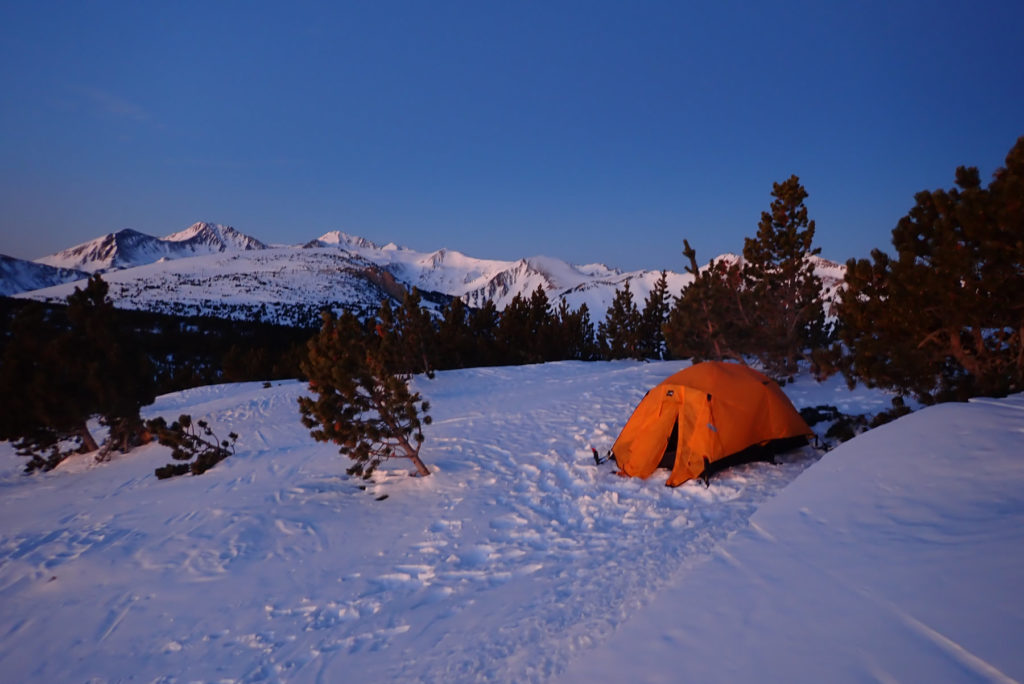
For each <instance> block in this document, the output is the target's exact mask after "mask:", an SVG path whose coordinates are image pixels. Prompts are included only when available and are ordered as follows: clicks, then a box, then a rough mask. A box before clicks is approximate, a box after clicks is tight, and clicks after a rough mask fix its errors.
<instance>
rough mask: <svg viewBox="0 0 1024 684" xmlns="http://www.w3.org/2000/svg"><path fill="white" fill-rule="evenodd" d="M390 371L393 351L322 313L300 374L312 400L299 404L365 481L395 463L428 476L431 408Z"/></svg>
mask: <svg viewBox="0 0 1024 684" xmlns="http://www.w3.org/2000/svg"><path fill="white" fill-rule="evenodd" d="M394 368H395V361H394V358H393V356H392V348H391V347H390V346H389V345H387V344H384V343H383V342H382V340H381V336H380V335H379V334H373V333H367V331H366V330H365V329H364V328H363V326H362V325H361V324H360V322H359V321H358V319H356V318H355V316H353V315H352V314H350V313H348V312H346V313H344V314H342V316H341V317H340V318H335V317H334V316H333V315H332V314H330V313H325V314H324V324H323V327H322V328H321V330H320V332H319V334H317V335H316V336H314V337H313V339H311V340H310V342H309V357H308V358H307V359H306V361H305V362H304V363H303V364H302V370H303V373H304V374H305V375H306V377H307V378H309V389H310V390H311V391H312V392H313V393H314V394H316V397H315V398H312V397H300V398H299V410H300V412H301V414H302V424H303V425H305V426H306V427H308V428H310V434H311V435H312V436H313V438H314V439H315V440H317V441H318V442H334V443H335V444H337V445H338V447H339V452H340V453H341V454H343V455H345V456H348V457H349V458H351V459H352V461H353V462H354V463H353V464H352V465H351V466H350V467H349V468H348V470H347V472H348V474H350V475H356V476H359V477H363V478H369V477H370V476H371V475H372V474H373V471H374V470H375V469H376V468H377V467H378V466H379V465H380V464H381V463H383V462H384V461H386V460H388V459H390V458H392V457H403V458H408V459H409V460H410V461H412V463H413V465H414V466H415V468H416V473H417V474H418V475H421V476H425V475H429V474H430V470H428V469H427V467H426V465H424V463H423V461H422V460H421V459H420V457H419V451H420V447H421V445H422V444H423V429H422V426H423V425H429V424H430V416H429V415H427V411H428V410H429V409H430V405H429V403H428V402H426V401H423V400H422V399H421V398H420V395H419V393H418V392H411V391H410V390H409V380H410V375H409V374H407V373H396V372H395V371H394V370H393V369H394Z"/></svg>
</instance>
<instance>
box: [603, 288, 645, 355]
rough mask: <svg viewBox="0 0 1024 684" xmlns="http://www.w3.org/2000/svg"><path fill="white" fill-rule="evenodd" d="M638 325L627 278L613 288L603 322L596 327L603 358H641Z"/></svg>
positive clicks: (638, 321)
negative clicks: (619, 285)
mask: <svg viewBox="0 0 1024 684" xmlns="http://www.w3.org/2000/svg"><path fill="white" fill-rule="evenodd" d="M640 325H641V320H640V311H639V310H638V309H637V308H636V304H635V303H634V302H633V292H632V291H631V290H630V289H629V281H628V280H627V281H626V282H625V283H623V285H622V287H621V288H618V289H616V290H615V297H614V298H613V299H612V303H611V306H609V307H608V312H607V314H606V315H605V319H604V322H602V323H601V324H599V325H598V327H597V331H598V332H597V337H598V344H599V345H600V347H601V351H602V353H603V354H604V356H605V358H607V359H638V360H642V359H643V354H642V350H641V345H640Z"/></svg>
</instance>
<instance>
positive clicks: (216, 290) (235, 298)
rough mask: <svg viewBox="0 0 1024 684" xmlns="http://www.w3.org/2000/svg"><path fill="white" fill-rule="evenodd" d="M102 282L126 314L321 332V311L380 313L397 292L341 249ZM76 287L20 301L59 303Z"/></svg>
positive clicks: (168, 267)
mask: <svg viewBox="0 0 1024 684" xmlns="http://www.w3.org/2000/svg"><path fill="white" fill-rule="evenodd" d="M103 279H104V280H105V281H106V282H107V284H108V285H109V287H110V290H109V296H110V299H111V300H112V301H113V302H114V303H115V305H116V306H118V307H121V308H126V309H141V310H146V311H157V312H160V313H168V314H177V315H207V316H218V317H221V318H235V319H246V320H262V321H270V322H276V323H283V324H288V325H305V326H309V325H316V324H317V323H318V322H319V312H320V311H321V310H322V309H324V308H333V309H336V310H340V309H343V308H344V309H349V310H356V311H362V312H370V311H375V310H376V309H377V307H378V306H379V305H380V302H381V300H382V299H384V298H385V297H387V296H388V294H389V293H391V294H393V289H394V288H392V287H389V283H393V281H392V280H391V279H390V278H389V277H388V274H387V273H382V272H381V271H380V269H379V268H378V267H376V266H375V265H374V264H372V263H369V262H367V261H365V260H363V259H360V258H357V257H353V256H351V255H349V254H347V253H345V252H342V251H339V250H337V249H309V250H298V249H292V248H266V249H261V250H253V251H245V252H235V253H231V252H226V253H223V254H211V255H206V256H198V257H193V258H190V259H175V260H173V261H160V262H157V263H153V264H147V265H145V266H137V267H135V268H131V269H125V270H120V271H111V272H109V273H105V274H104V275H103ZM78 285H80V283H78ZM75 286H76V284H75V283H69V284H66V285H60V286H56V287H50V288H46V289H42V290H37V291H34V292H31V293H24V294H22V295H19V296H20V297H30V298H32V299H38V300H43V301H51V302H60V301H63V300H65V299H66V298H67V296H68V295H69V294H71V292H73V291H74V288H75Z"/></svg>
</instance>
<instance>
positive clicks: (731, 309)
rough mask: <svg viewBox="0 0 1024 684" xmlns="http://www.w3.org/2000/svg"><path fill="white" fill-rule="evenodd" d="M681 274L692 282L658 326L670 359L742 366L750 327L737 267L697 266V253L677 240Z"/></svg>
mask: <svg viewBox="0 0 1024 684" xmlns="http://www.w3.org/2000/svg"><path fill="white" fill-rule="evenodd" d="M683 247H684V249H683V255H684V256H685V257H686V259H687V261H688V262H689V264H688V265H687V267H686V271H687V272H688V273H690V274H691V275H692V276H693V281H692V282H691V283H690V284H689V285H687V286H686V287H684V288H683V290H682V291H681V292H680V293H679V296H678V297H676V299H675V302H674V304H673V306H672V310H671V311H670V312H669V316H668V320H667V322H666V323H665V325H664V328H663V330H664V334H665V341H666V343H667V345H668V349H669V351H670V352H671V353H672V355H673V356H675V357H678V358H683V359H688V358H692V359H694V360H695V361H708V360H714V361H720V360H723V359H732V360H735V361H739V362H741V363H745V361H744V358H743V355H744V354H745V353H746V352H747V350H748V349H750V348H751V346H752V337H753V331H752V324H751V321H750V317H749V315H748V313H747V307H748V305H747V303H746V300H745V296H746V291H745V289H744V285H743V274H742V270H741V268H740V265H739V264H738V263H736V262H728V261H725V260H721V259H720V260H718V261H715V260H712V261H711V263H709V264H708V266H707V268H705V269H704V270H701V269H700V268H699V267H698V266H697V252H696V250H695V249H693V247H691V246H690V243H689V241H687V240H683Z"/></svg>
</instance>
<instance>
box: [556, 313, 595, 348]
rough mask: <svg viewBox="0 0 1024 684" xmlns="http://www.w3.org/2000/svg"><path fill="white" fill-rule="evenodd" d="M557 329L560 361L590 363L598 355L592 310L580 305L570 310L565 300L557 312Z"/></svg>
mask: <svg viewBox="0 0 1024 684" xmlns="http://www.w3.org/2000/svg"><path fill="white" fill-rule="evenodd" d="M555 329H556V331H557V332H556V338H557V340H558V349H559V356H558V357H557V358H558V360H565V359H569V360H573V361H590V360H592V359H593V358H594V357H595V356H596V355H597V348H596V344H595V341H594V324H593V323H592V322H591V320H590V309H589V308H588V307H587V305H586V304H585V303H584V304H580V308H578V309H575V310H573V309H570V308H569V303H568V302H567V301H565V300H564V299H563V300H561V301H560V302H559V304H558V309H557V310H556V312H555Z"/></svg>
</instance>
